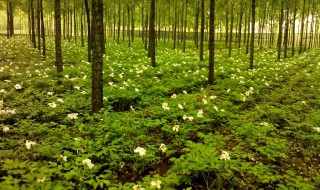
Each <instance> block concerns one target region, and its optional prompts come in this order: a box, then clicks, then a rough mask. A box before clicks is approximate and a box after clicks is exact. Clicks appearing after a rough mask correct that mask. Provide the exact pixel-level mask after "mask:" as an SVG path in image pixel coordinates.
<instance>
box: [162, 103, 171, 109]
mask: <svg viewBox="0 0 320 190" xmlns="http://www.w3.org/2000/svg"><path fill="white" fill-rule="evenodd" d="M162 108H163V109H164V110H169V109H170V108H169V107H168V103H162Z"/></svg>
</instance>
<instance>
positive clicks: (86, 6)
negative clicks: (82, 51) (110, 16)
mask: <svg viewBox="0 0 320 190" xmlns="http://www.w3.org/2000/svg"><path fill="white" fill-rule="evenodd" d="M84 5H85V8H86V15H87V27H88V28H87V30H88V62H91V49H92V41H91V36H92V35H91V23H90V12H89V4H88V0H84Z"/></svg>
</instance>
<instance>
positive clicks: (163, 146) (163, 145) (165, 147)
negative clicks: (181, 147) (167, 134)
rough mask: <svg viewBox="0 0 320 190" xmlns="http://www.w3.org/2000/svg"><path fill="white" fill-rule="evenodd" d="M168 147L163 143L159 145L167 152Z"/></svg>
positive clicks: (160, 148)
mask: <svg viewBox="0 0 320 190" xmlns="http://www.w3.org/2000/svg"><path fill="white" fill-rule="evenodd" d="M167 149H168V148H167V146H166V145H165V144H163V143H162V144H161V145H160V147H159V150H162V152H165V151H166V150H167Z"/></svg>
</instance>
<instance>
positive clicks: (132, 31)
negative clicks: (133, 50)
mask: <svg viewBox="0 0 320 190" xmlns="http://www.w3.org/2000/svg"><path fill="white" fill-rule="evenodd" d="M135 10H136V9H135V5H134V1H133V0H131V41H132V42H133V41H134V19H135V18H134V17H135Z"/></svg>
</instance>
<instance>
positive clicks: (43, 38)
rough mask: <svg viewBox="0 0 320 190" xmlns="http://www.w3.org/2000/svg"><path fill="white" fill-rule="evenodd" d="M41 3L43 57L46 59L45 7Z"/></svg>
mask: <svg viewBox="0 0 320 190" xmlns="http://www.w3.org/2000/svg"><path fill="white" fill-rule="evenodd" d="M39 1H40V16H41V17H40V20H41V37H42V55H43V57H46V34H45V31H44V20H43V17H44V16H43V6H42V0H39Z"/></svg>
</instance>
